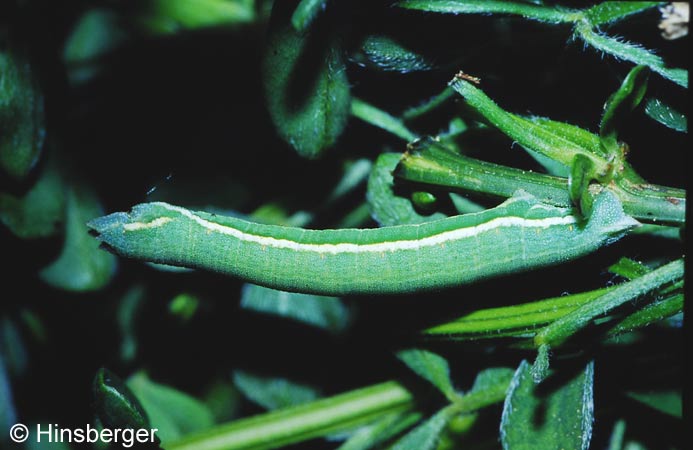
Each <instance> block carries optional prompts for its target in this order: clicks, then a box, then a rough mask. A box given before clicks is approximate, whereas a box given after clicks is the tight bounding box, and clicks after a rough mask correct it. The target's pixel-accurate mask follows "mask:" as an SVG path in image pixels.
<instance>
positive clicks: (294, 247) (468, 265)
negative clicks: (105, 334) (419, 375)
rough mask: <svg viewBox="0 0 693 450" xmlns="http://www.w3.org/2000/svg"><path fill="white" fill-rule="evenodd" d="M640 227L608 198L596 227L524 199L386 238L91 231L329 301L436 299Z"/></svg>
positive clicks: (184, 222) (157, 207)
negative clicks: (351, 297)
mask: <svg viewBox="0 0 693 450" xmlns="http://www.w3.org/2000/svg"><path fill="white" fill-rule="evenodd" d="M638 224H639V223H638V222H637V221H636V220H634V219H632V218H631V217H629V216H627V215H626V214H625V213H624V212H623V209H622V207H621V204H620V202H619V201H618V199H617V198H616V197H615V196H614V195H613V194H611V193H609V192H603V193H601V194H600V195H599V196H598V197H597V198H596V199H595V202H594V205H593V210H592V213H591V215H590V217H589V219H588V220H580V219H579V218H578V217H577V216H576V215H574V211H573V210H571V209H567V208H557V207H553V206H548V205H545V204H542V203H539V202H537V200H536V199H535V198H534V197H532V196H531V195H529V194H527V193H524V192H519V193H518V194H516V195H515V196H513V197H512V198H510V199H508V200H507V201H505V202H504V203H502V204H501V205H499V206H497V207H495V208H492V209H488V210H486V211H482V212H479V213H475V214H466V215H462V216H455V217H449V218H446V219H442V220H437V221H433V222H428V223H423V224H417V225H401V226H392V227H384V228H377V229H341V230H306V229H302V228H292V227H280V226H273V225H262V224H257V223H252V222H248V221H245V220H241V219H236V218H232V217H222V216H216V215H213V214H209V213H205V212H193V211H190V210H187V209H184V208H181V207H178V206H172V205H169V204H166V203H144V204H140V205H137V206H135V207H134V208H133V209H132V211H131V212H130V213H123V212H120V213H114V214H110V215H108V216H104V217H100V218H97V219H95V220H93V221H91V222H90V223H89V224H88V226H89V227H90V228H91V230H92V232H93V234H95V235H96V236H97V238H98V239H99V240H101V241H102V243H103V244H104V246H105V247H106V248H108V249H110V250H111V251H113V252H115V253H117V254H119V255H122V256H126V257H131V258H137V259H142V260H146V261H151V262H156V263H162V264H169V265H175V266H184V267H191V268H200V269H206V270H212V271H215V272H220V273H224V274H229V275H233V276H237V277H241V278H243V279H245V280H248V281H251V282H253V283H256V284H260V285H263V286H267V287H272V288H275V289H281V290H286V291H296V292H307V293H315V294H323V295H345V294H390V293H402V292H418V291H425V290H434V289H440V288H445V287H450V286H457V285H461V284H465V283H470V282H473V281H476V280H480V279H484V278H489V277H493V276H498V275H503V274H509V273H515V272H519V271H525V270H530V269H534V268H537V267H542V266H547V265H551V264H556V263H559V262H562V261H567V260H570V259H574V258H577V257H579V256H582V255H585V254H588V253H590V252H592V251H595V250H597V249H598V248H599V247H601V246H603V245H606V244H608V243H610V242H612V241H614V240H616V239H618V238H620V237H621V236H623V234H625V232H626V231H627V230H629V229H631V228H632V227H634V226H637V225H638Z"/></svg>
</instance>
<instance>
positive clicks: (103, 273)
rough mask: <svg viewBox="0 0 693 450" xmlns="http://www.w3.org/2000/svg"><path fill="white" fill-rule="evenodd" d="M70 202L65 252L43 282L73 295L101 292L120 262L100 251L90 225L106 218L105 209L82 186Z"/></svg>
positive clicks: (45, 272) (46, 270)
mask: <svg viewBox="0 0 693 450" xmlns="http://www.w3.org/2000/svg"><path fill="white" fill-rule="evenodd" d="M66 199H67V200H66V211H65V242H64V244H63V249H62V252H61V254H60V256H59V257H58V259H56V260H55V261H54V262H52V263H51V264H50V265H48V266H47V267H45V268H44V269H43V270H41V273H40V276H41V279H42V280H43V281H45V282H46V283H48V284H50V285H51V286H54V287H57V288H60V289H65V290H70V291H94V290H97V289H100V288H102V287H103V286H105V285H106V284H107V283H108V282H109V281H110V280H111V278H112V277H113V275H114V273H115V269H116V258H115V256H114V255H112V254H110V253H108V252H105V251H103V250H101V249H100V248H99V243H98V242H95V241H94V239H93V238H92V237H91V236H89V232H88V228H87V225H86V223H87V221H89V220H91V219H93V218H94V217H99V216H101V215H103V208H102V207H101V204H100V202H99V200H98V199H97V197H96V195H95V194H94V193H93V192H92V191H90V190H88V189H87V188H85V187H81V186H79V187H71V188H68V190H67V194H66Z"/></svg>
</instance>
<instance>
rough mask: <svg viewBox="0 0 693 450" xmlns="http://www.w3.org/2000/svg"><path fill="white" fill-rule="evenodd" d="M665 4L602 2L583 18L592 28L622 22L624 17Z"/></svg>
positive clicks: (589, 10)
mask: <svg viewBox="0 0 693 450" xmlns="http://www.w3.org/2000/svg"><path fill="white" fill-rule="evenodd" d="M664 3H665V2H623V1H608V2H602V3H600V4H598V5H596V6H593V7H591V8H589V9H587V10H586V11H585V16H587V19H588V20H589V21H590V23H591V24H592V26H594V27H596V26H599V25H605V24H607V23H611V22H616V21H619V20H623V19H625V18H626V17H629V16H632V15H633V14H638V13H641V12H643V11H647V10H648V9H652V8H654V7H655V6H657V5H661V4H664Z"/></svg>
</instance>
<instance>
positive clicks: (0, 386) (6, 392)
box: [0, 347, 17, 443]
mask: <svg viewBox="0 0 693 450" xmlns="http://www.w3.org/2000/svg"><path fill="white" fill-rule="evenodd" d="M2 350H3V349H2V348H1V347H0V430H2V433H0V443H2V442H4V441H6V440H7V439H8V435H7V432H6V431H7V430H9V429H10V427H11V426H12V425H14V424H15V423H17V412H16V411H15V409H14V401H13V399H12V385H11V384H10V376H9V373H8V371H7V367H6V366H5V361H4V358H3V354H2Z"/></svg>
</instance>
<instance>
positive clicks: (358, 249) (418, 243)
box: [124, 203, 577, 254]
mask: <svg viewBox="0 0 693 450" xmlns="http://www.w3.org/2000/svg"><path fill="white" fill-rule="evenodd" d="M157 205H158V206H161V207H164V208H166V209H168V210H170V211H175V212H178V213H180V214H182V215H184V216H185V217H187V218H189V219H192V220H194V221H195V222H197V223H198V224H199V225H200V226H202V227H203V228H205V229H207V230H210V231H214V232H217V233H221V234H225V235H228V236H232V237H235V238H237V239H239V240H241V241H244V242H253V243H256V244H259V245H262V246H265V247H270V248H279V249H289V250H296V251H308V252H315V253H324V254H337V253H384V252H392V251H397V250H416V249H419V248H422V247H433V246H436V245H441V244H445V243H446V242H450V241H456V240H458V239H463V238H468V237H472V236H476V235H478V234H480V233H484V232H486V231H490V230H494V229H496V228H503V227H523V228H538V229H543V228H548V227H551V226H556V225H571V224H575V223H576V222H577V219H576V218H575V216H572V215H566V216H561V217H545V218H542V219H525V218H523V217H516V216H505V217H497V218H495V219H492V220H489V221H488V222H484V223H480V224H478V225H475V226H470V227H464V228H458V229H455V230H449V231H444V232H441V233H438V234H434V235H431V236H427V237H424V238H420V239H415V240H399V241H397V240H395V241H387V242H378V243H371V244H354V243H346V242H343V243H338V244H309V243H301V242H296V241H291V240H288V239H280V238H274V237H268V236H257V235H254V234H249V233H245V232H243V231H240V230H237V229H235V228H233V227H228V226H225V225H221V224H218V223H215V222H211V221H209V220H206V219H203V218H202V217H200V216H198V215H196V214H194V213H193V212H191V211H189V210H187V209H185V208H181V207H178V206H173V205H169V204H168V203H157ZM162 219H169V220H172V219H170V218H167V217H159V218H156V219H154V220H152V221H151V222H147V223H142V222H135V223H131V224H127V225H125V226H124V227H125V229H126V230H127V231H134V230H141V229H147V228H155V227H158V226H162V225H164V224H165V223H167V222H168V221H169V220H162Z"/></svg>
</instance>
